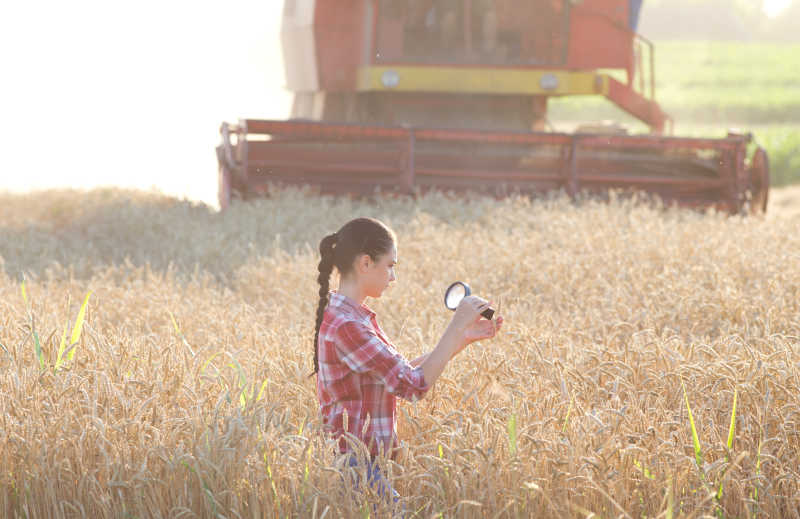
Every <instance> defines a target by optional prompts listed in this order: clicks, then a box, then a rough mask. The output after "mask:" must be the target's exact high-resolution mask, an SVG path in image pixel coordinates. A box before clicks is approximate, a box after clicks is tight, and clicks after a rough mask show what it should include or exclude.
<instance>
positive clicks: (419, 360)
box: [410, 353, 430, 368]
mask: <svg viewBox="0 0 800 519" xmlns="http://www.w3.org/2000/svg"><path fill="white" fill-rule="evenodd" d="M428 355H430V353H426V354H425V355H420V356H419V357H417V358H416V359H414V360H412V361H411V362H410V364H411V367H412V368H416V367H418V366H421V365H422V363H423V362H425V359H427V358H428Z"/></svg>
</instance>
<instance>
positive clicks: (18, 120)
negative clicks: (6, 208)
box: [0, 0, 291, 203]
mask: <svg viewBox="0 0 800 519" xmlns="http://www.w3.org/2000/svg"><path fill="white" fill-rule="evenodd" d="M281 8H282V1H279V0H260V1H257V0H226V1H224V2H223V1H204V0H194V1H187V0H166V1H165V0H160V1H155V0H139V1H137V2H117V1H109V0H101V1H95V0H77V1H69V2H65V1H41V0H39V1H36V0H34V1H29V0H26V1H12V2H5V3H4V4H3V7H2V8H0V49H2V50H0V53H1V54H0V66H1V67H2V69H1V70H2V71H3V74H2V77H3V80H2V83H0V85H2V86H1V87H0V91H2V93H0V114H2V124H0V128H2V129H0V143H2V144H0V148H1V149H3V150H4V153H3V159H2V162H0V168H2V172H1V173H0V190H2V189H6V190H14V191H20V190H28V189H35V188H45V187H52V186H75V187H91V186H97V185H122V186H131V187H139V188H145V189H146V188H149V187H151V186H156V187H157V188H158V189H160V190H161V191H164V192H167V193H170V194H177V195H185V196H187V197H188V198H193V199H200V200H205V201H208V202H210V203H215V200H216V189H217V185H216V183H217V180H216V175H217V172H216V156H215V152H214V148H215V147H216V145H217V143H218V141H219V134H218V131H219V125H220V123H221V122H222V121H223V120H227V121H236V120H237V119H238V118H240V117H273V118H285V117H286V116H287V115H288V109H289V103H290V100H291V96H290V95H289V93H288V92H286V91H285V90H284V89H283V85H284V74H283V64H282V60H281V54H280V46H279V42H280V38H279V22H280V14H281Z"/></svg>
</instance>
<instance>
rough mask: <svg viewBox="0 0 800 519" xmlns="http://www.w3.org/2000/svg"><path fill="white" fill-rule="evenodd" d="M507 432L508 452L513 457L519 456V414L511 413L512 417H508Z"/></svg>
mask: <svg viewBox="0 0 800 519" xmlns="http://www.w3.org/2000/svg"><path fill="white" fill-rule="evenodd" d="M506 430H507V431H508V451H509V453H510V454H511V456H512V457H513V456H516V455H517V413H511V416H509V417H508V425H507V426H506Z"/></svg>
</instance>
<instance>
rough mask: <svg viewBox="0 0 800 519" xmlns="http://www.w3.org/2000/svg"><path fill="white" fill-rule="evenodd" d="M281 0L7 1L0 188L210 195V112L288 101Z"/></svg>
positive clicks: (282, 109) (225, 113)
mask: <svg viewBox="0 0 800 519" xmlns="http://www.w3.org/2000/svg"><path fill="white" fill-rule="evenodd" d="M785 3H786V0H768V1H767V4H768V5H767V10H768V11H769V12H770V13H774V12H777V11H778V10H779V9H780V8H781V7H782V4H785ZM282 5H283V2H282V0H225V1H222V0H194V1H189V0H139V1H137V2H119V1H113V0H74V1H63V0H57V1H53V0H50V1H44V0H25V1H22V0H16V1H13V0H12V1H10V2H4V4H3V7H1V8H0V49H2V50H0V67H2V68H0V70H2V72H3V74H2V78H3V80H2V82H1V83H0V85H1V86H0V88H1V89H2V90H0V116H2V123H1V124H0V128H1V129H0V143H2V144H0V149H2V150H3V152H4V153H3V158H2V161H1V162H0V168H2V170H0V171H1V172H0V190H4V189H5V190H13V191H25V190H29V189H38V188H47V187H55V186H74V187H93V186H98V185H119V186H129V187H138V188H145V189H146V188H149V187H151V186H155V187H157V188H158V189H159V190H161V191H164V192H166V193H169V194H175V195H179V196H186V197H188V198H192V199H198V200H204V201H206V202H209V203H212V204H215V203H216V189H217V185H216V183H217V168H216V157H215V153H214V148H215V146H216V145H217V143H218V141H219V136H218V128H219V124H220V123H221V122H222V121H223V120H227V121H235V120H237V119H238V118H240V117H251V118H255V117H264V118H280V119H282V118H285V117H286V116H287V115H288V112H289V104H290V102H291V96H290V94H289V93H288V92H286V91H285V90H284V89H283V85H284V76H283V65H282V59H281V53H280V45H279V42H280V38H279V27H280V14H281V8H282Z"/></svg>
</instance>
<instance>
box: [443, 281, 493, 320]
mask: <svg viewBox="0 0 800 519" xmlns="http://www.w3.org/2000/svg"><path fill="white" fill-rule="evenodd" d="M471 293H472V290H471V289H470V288H469V285H467V284H466V283H464V282H463V281H456V282H455V283H453V284H452V285H450V286H449V287H447V290H445V292H444V306H446V307H447V308H448V309H450V310H453V311H455V309H456V308H458V304H459V303H460V302H461V300H462V299H464V298H465V297H467V296H468V295H470V294H471ZM481 315H482V316H484V317H485V318H487V319H490V320H491V318H492V317H494V310H493V309H492V308H487V309H486V310H484V311H483V312H481Z"/></svg>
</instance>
